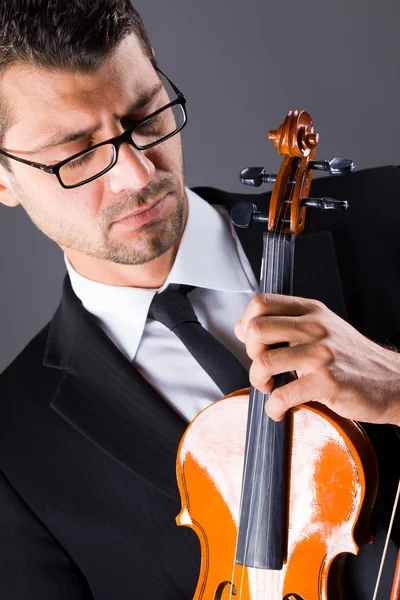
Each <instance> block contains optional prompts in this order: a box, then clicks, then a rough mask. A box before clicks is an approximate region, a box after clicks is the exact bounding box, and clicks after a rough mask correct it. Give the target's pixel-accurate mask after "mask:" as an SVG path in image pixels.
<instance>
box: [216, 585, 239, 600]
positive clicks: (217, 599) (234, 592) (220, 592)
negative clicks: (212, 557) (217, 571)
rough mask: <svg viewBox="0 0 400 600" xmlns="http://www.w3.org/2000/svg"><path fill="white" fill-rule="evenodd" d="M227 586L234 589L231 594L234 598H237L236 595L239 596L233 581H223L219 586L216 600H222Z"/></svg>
mask: <svg viewBox="0 0 400 600" xmlns="http://www.w3.org/2000/svg"><path fill="white" fill-rule="evenodd" d="M227 586H230V587H232V592H231V593H232V596H236V594H237V589H236V586H235V585H234V584H233V583H232V582H231V581H223V582H222V583H220V584H219V586H218V587H217V589H216V590H215V594H214V600H222V592H223V591H224V589H225V588H226V587H227Z"/></svg>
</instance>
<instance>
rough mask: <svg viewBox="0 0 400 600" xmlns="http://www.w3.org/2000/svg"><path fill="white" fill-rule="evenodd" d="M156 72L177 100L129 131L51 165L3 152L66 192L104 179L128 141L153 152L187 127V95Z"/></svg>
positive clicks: (2, 152)
mask: <svg viewBox="0 0 400 600" xmlns="http://www.w3.org/2000/svg"><path fill="white" fill-rule="evenodd" d="M156 70H157V71H158V72H159V73H161V75H163V76H164V77H165V79H166V80H167V81H168V83H169V84H170V86H171V88H172V89H173V91H174V92H175V93H176V95H177V98H176V99H175V100H173V101H172V102H170V103H169V104H167V105H166V106H163V107H162V108H159V109H158V110H156V111H155V112H153V113H151V114H150V115H147V117H145V118H144V119H142V120H141V121H139V122H138V123H135V125H133V126H132V127H129V128H128V129H126V130H125V131H124V133H122V134H121V135H118V136H117V137H114V138H111V139H109V140H106V141H104V142H100V143H99V144H96V145H95V146H91V147H90V148H87V149H86V150H83V151H82V152H78V153H77V154H74V155H73V156H70V157H69V158H67V159H65V160H63V161H61V162H59V163H57V164H55V165H51V166H50V165H44V164H40V163H36V162H31V161H29V160H25V159H23V158H19V157H17V156H13V155H12V154H9V153H8V152H6V151H5V150H1V149H0V154H3V155H4V156H7V157H8V158H11V159H12V160H17V161H18V162H21V163H24V164H25V165H28V166H30V167H34V168H35V169H40V170H41V171H44V172H46V173H50V174H51V175H56V176H57V179H58V181H59V183H60V185H61V186H62V187H63V188H65V189H71V188H75V187H79V186H81V185H84V184H85V183H89V182H90V181H93V180H94V179H97V178H98V177H101V175H104V173H107V171H109V170H110V169H112V168H113V166H114V165H115V164H116V162H117V160H118V152H119V148H120V146H121V144H123V143H124V142H128V144H130V145H131V146H133V147H134V148H136V149H137V150H149V149H150V148H153V147H154V146H157V144H161V142H165V141H166V140H168V139H170V138H171V137H172V136H174V135H176V134H177V133H178V132H179V131H180V130H181V129H183V127H184V126H185V125H186V123H187V112H186V98H185V96H184V95H183V94H182V92H181V91H179V89H178V88H177V87H176V85H175V84H174V83H172V81H171V80H170V79H169V78H168V77H167V76H166V75H165V73H163V72H162V71H161V70H160V69H158V68H157V69H156Z"/></svg>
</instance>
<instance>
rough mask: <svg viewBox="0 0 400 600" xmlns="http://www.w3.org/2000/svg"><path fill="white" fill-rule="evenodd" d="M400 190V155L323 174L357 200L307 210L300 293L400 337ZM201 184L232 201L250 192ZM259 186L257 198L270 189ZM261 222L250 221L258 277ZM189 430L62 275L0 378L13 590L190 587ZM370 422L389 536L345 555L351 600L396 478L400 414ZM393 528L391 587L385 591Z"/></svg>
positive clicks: (5, 522)
mask: <svg viewBox="0 0 400 600" xmlns="http://www.w3.org/2000/svg"><path fill="white" fill-rule="evenodd" d="M398 190H400V172H399V170H398V169H397V168H396V167H387V168H381V169H373V170H369V171H363V172H359V173H357V174H354V175H351V176H349V177H342V178H338V179H329V180H327V179H323V180H317V181H315V183H314V184H313V192H312V193H313V195H314V196H316V195H330V196H333V197H337V198H345V199H348V200H349V201H350V202H351V204H350V209H349V211H348V212H347V213H332V214H324V213H317V212H312V211H310V210H309V211H308V224H307V230H306V233H305V234H304V235H303V236H302V237H300V238H299V240H298V243H297V251H296V274H295V293H296V294H297V295H301V296H308V297H315V298H318V299H320V300H322V301H323V302H325V303H326V304H327V305H328V306H330V307H331V308H332V309H333V310H335V311H336V312H337V313H338V314H341V315H342V316H344V317H345V318H348V319H349V320H350V321H351V322H352V323H353V324H354V325H355V326H356V327H357V328H358V329H359V330H360V331H362V332H363V333H364V334H366V335H368V336H370V337H371V338H373V339H375V340H376V341H379V342H390V341H396V336H398V333H399V331H400V280H399V272H398V264H399V248H400V244H399V236H398V232H397V227H398V224H399V223H400V215H399V211H400V208H399V206H398V201H399V199H400V194H399V192H398ZM197 191H198V193H200V195H202V196H203V197H204V198H206V199H207V200H208V201H209V202H211V203H219V204H225V205H226V206H227V207H230V206H232V205H233V203H234V202H236V201H238V200H242V199H248V198H249V197H248V196H246V195H241V194H229V193H225V192H220V191H218V190H213V189H211V188H201V189H198V190H197ZM251 200H252V201H254V200H256V201H257V202H258V203H259V204H260V206H261V205H262V204H263V203H265V202H266V201H267V200H268V195H260V196H254V195H252V196H251ZM375 215H376V216H375ZM257 229H259V228H258V226H256V228H255V229H253V230H252V231H241V232H239V233H240V239H241V242H242V244H243V247H244V248H245V251H246V253H247V255H248V257H249V259H250V262H251V264H252V266H253V268H254V270H255V273H256V274H257V275H258V273H259V262H260V257H261V236H260V233H259V231H257ZM324 231H325V232H324ZM206 233H207V232H205V239H206ZM335 251H336V256H337V261H336V258H335ZM397 339H398V338H397ZM177 377H179V366H178V365H177ZM185 428H186V423H185V422H184V421H183V420H182V419H181V418H180V416H178V415H177V414H176V413H175V412H174V410H172V409H171V408H170V407H169V405H168V404H167V403H165V402H164V401H163V400H162V399H161V398H160V396H159V395H158V394H157V392H155V391H154V390H153V388H152V387H151V386H150V385H149V384H148V383H147V381H145V380H144V379H143V377H142V376H141V375H140V374H139V373H138V372H137V371H136V370H135V369H134V367H133V366H132V364H131V363H130V361H129V360H127V359H126V358H125V356H124V355H123V354H122V353H121V352H120V351H119V350H118V349H117V347H116V346H115V345H114V344H113V343H112V342H111V340H110V339H109V338H108V336H107V335H106V334H105V333H104V332H103V331H102V329H101V328H100V327H99V325H98V323H97V321H96V319H95V318H94V317H93V316H92V315H91V314H90V313H88V312H87V311H86V310H85V309H84V308H83V306H82V305H81V303H80V301H79V300H78V298H77V297H76V296H75V294H74V293H73V291H72V288H71V285H70V282H69V279H68V277H66V279H65V281H64V288H63V297H62V300H61V302H60V305H59V307H58V309H57V311H56V313H55V315H54V318H53V319H52V321H51V322H50V323H49V324H47V325H46V326H45V327H44V328H43V329H42V331H40V332H39V334H38V335H37V336H36V337H35V338H34V339H33V340H32V341H31V342H30V343H29V344H28V345H27V347H26V348H25V349H24V350H23V352H22V353H21V354H20V355H19V356H18V357H17V358H16V359H15V360H14V361H13V362H12V364H11V365H10V366H9V367H8V368H7V369H6V370H5V371H4V373H3V374H2V375H1V377H0V469H1V470H0V596H1V598H2V600H34V599H35V600H36V599H37V600H39V599H40V600H55V599H57V600H61V599H64V598H65V599H67V598H68V599H72V598H73V599H77V600H78V599H79V600H83V599H84V600H89V599H92V598H93V599H95V600H131V599H132V598H143V599H144V598H145V599H146V600H153V599H154V600H167V599H171V600H172V599H173V600H180V599H181V600H190V599H191V598H192V594H193V591H194V588H195V585H196V582H197V575H198V571H199V561H200V556H199V544H198V540H197V537H196V536H195V534H194V533H193V532H192V531H191V530H189V529H188V528H185V527H177V526H176V525H175V517H176V515H177V514H178V513H179V511H180V499H179V497H178V493H177V488H176V482H175V456H176V451H177V446H178V443H179V440H180V438H181V436H182V434H183V432H184V430H185ZM368 432H369V433H370V435H371V438H372V440H373V443H374V445H375V447H376V449H377V452H378V457H379V460H380V468H381V478H382V480H381V486H380V494H379V499H378V503H377V508H376V510H375V512H374V528H375V530H376V533H377V538H376V543H375V544H373V545H371V546H366V547H363V548H362V550H361V552H360V555H359V556H358V557H356V558H355V557H350V558H349V559H348V569H347V575H346V577H347V579H346V590H347V597H348V598H351V599H353V600H354V599H359V600H366V599H367V598H368V600H369V599H370V597H371V592H372V585H373V583H372V580H373V578H374V577H373V576H374V574H373V576H371V572H372V570H373V569H375V568H376V569H377V567H378V556H379V554H380V549H381V546H382V545H383V536H384V532H385V528H386V526H387V521H388V517H389V510H390V505H391V503H392V502H393V498H394V488H395V484H396V478H398V471H397V472H396V468H397V467H398V465H397V463H398V455H399V446H398V445H397V438H396V433H395V428H394V427H392V426H375V427H374V426H369V427H368ZM210 510H211V507H210ZM395 536H396V532H395V533H394V535H393V539H392V542H391V546H390V550H391V555H390V559H389V561H388V567H387V569H386V571H387V572H386V573H385V583H384V587H383V588H382V592H381V595H380V596H379V598H381V599H384V598H385V599H386V598H388V595H389V592H388V590H389V588H390V582H391V578H392V576H393V573H392V572H391V571H392V569H393V567H394V560H395V552H396V547H397V544H398V539H397V541H396V540H395ZM206 600H208V599H206Z"/></svg>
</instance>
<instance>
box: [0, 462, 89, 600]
mask: <svg viewBox="0 0 400 600" xmlns="http://www.w3.org/2000/svg"><path fill="white" fill-rule="evenodd" d="M0 598H1V600H38V598H40V600H55V599H57V600H67V599H68V600H70V599H71V598H73V599H74V600H93V596H92V594H91V592H90V589H89V586H88V584H87V582H86V580H85V579H84V577H83V575H82V573H81V571H80V570H79V569H78V567H77V566H76V564H74V563H73V561H72V560H71V558H70V557H69V555H68V554H67V553H66V552H65V550H64V549H63V548H62V547H61V545H60V544H59V543H58V542H57V540H56V539H55V538H54V537H53V536H52V535H51V533H50V532H49V531H48V529H47V528H46V527H45V526H44V525H43V524H42V523H41V521H40V520H39V519H38V518H37V517H36V516H35V515H34V513H33V512H32V511H31V510H30V508H29V507H28V506H27V505H26V504H25V502H24V501H23V500H22V499H21V498H20V497H19V495H18V494H17V493H16V491H15V490H14V488H13V487H12V486H11V484H10V483H9V481H8V480H7V479H6V477H5V476H4V474H3V473H2V472H1V471H0Z"/></svg>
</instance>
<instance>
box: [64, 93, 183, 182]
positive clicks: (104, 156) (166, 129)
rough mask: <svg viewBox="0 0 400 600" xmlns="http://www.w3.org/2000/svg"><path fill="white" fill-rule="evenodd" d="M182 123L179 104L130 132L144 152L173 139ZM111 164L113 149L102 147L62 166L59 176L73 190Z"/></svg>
mask: <svg viewBox="0 0 400 600" xmlns="http://www.w3.org/2000/svg"><path fill="white" fill-rule="evenodd" d="M184 122H185V112H184V109H183V108H182V106H181V105H180V104H176V105H174V106H171V107H169V108H167V109H165V110H163V111H161V112H160V113H159V114H158V115H156V116H154V117H151V118H150V119H147V120H146V121H144V122H143V123H141V124H140V125H139V127H137V128H136V129H135V130H134V131H133V132H132V139H133V141H134V142H135V144H136V145H137V146H138V147H139V148H141V149H145V148H146V147H148V146H151V145H152V144H155V143H157V142H161V141H162V140H163V139H165V138H167V137H169V136H171V135H173V134H174V133H175V132H177V131H178V130H179V129H181V127H182V126H183V125H184ZM114 160H115V149H114V146H113V145H112V144H104V146H100V147H99V148H95V149H94V150H92V151H89V152H87V153H86V154H83V155H82V156H78V157H77V158H76V159H73V160H71V161H69V162H68V163H66V164H65V165H63V166H62V167H61V169H60V172H59V174H60V177H61V180H62V182H63V184H64V185H66V186H74V185H77V184H78V183H83V182H84V181H87V180H89V179H91V178H92V177H96V176H97V175H99V174H100V173H102V172H103V171H105V170H107V169H108V167H110V166H111V165H112V164H113V162H114Z"/></svg>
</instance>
